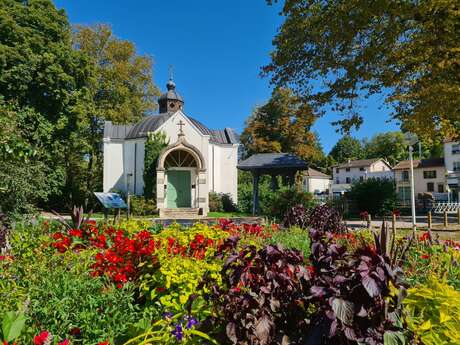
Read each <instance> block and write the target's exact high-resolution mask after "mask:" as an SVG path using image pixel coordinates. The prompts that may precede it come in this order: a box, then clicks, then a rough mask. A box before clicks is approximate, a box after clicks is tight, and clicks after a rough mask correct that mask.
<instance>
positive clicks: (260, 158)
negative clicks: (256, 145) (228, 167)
mask: <svg viewBox="0 0 460 345" xmlns="http://www.w3.org/2000/svg"><path fill="white" fill-rule="evenodd" d="M238 169H240V170H279V169H295V170H306V169H308V164H307V162H305V161H304V160H303V159H300V158H299V157H297V156H296V155H294V154H292V153H258V154H255V155H253V156H251V157H249V158H248V159H245V160H244V161H241V162H240V163H238Z"/></svg>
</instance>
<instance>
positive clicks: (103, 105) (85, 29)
mask: <svg viewBox="0 0 460 345" xmlns="http://www.w3.org/2000/svg"><path fill="white" fill-rule="evenodd" d="M73 44H74V47H75V48H76V49H78V50H79V51H81V52H83V53H84V54H85V55H87V56H88V57H89V59H90V61H91V63H92V64H93V65H94V67H95V78H94V79H93V83H92V84H91V85H90V86H89V91H90V95H91V98H92V101H93V106H94V107H93V112H92V113H90V114H89V115H88V117H89V119H88V120H89V128H88V132H87V136H86V137H87V140H88V144H89V146H88V153H87V157H88V162H87V164H86V168H84V167H82V168H83V169H85V170H86V176H85V177H84V180H83V181H81V182H82V183H83V184H85V185H86V188H85V192H86V197H87V198H88V197H89V196H90V193H91V192H92V191H94V190H97V189H100V187H101V181H102V152H101V150H100V146H101V140H102V131H103V126H104V121H105V120H108V121H112V122H114V123H134V122H137V121H139V120H140V119H141V118H142V117H143V116H146V115H148V114H150V113H152V112H153V111H154V110H155V108H156V101H155V97H157V96H158V95H159V90H158V88H157V87H156V86H155V85H154V83H153V73H152V60H151V58H150V57H148V56H142V55H138V54H137V52H136V48H135V46H134V44H133V43H132V42H130V41H127V40H121V39H118V38H117V37H115V36H114V35H113V33H112V29H111V28H110V26H108V25H105V24H97V25H93V26H77V27H76V28H75V31H74V35H73ZM86 201H87V199H86Z"/></svg>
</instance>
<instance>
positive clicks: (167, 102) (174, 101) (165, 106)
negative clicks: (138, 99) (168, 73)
mask: <svg viewBox="0 0 460 345" xmlns="http://www.w3.org/2000/svg"><path fill="white" fill-rule="evenodd" d="M166 88H167V89H168V91H166V92H165V93H164V94H162V95H161V96H160V98H159V99H158V104H159V105H160V114H163V113H171V112H176V111H177V110H179V109H182V108H183V106H184V99H183V98H182V96H181V95H179V93H178V92H177V91H176V84H175V83H174V81H173V80H172V78H171V79H169V81H168V83H167V84H166Z"/></svg>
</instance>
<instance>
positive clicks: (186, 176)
mask: <svg viewBox="0 0 460 345" xmlns="http://www.w3.org/2000/svg"><path fill="white" fill-rule="evenodd" d="M167 174H168V187H167V190H166V199H167V202H166V207H167V208H178V207H191V205H192V202H191V201H192V198H191V189H192V188H191V187H192V185H191V177H190V171H185V170H169V171H168V172H167Z"/></svg>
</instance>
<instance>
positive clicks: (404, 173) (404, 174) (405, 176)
mask: <svg viewBox="0 0 460 345" xmlns="http://www.w3.org/2000/svg"><path fill="white" fill-rule="evenodd" d="M401 177H402V180H403V181H409V171H407V170H404V171H402V172H401Z"/></svg>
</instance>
